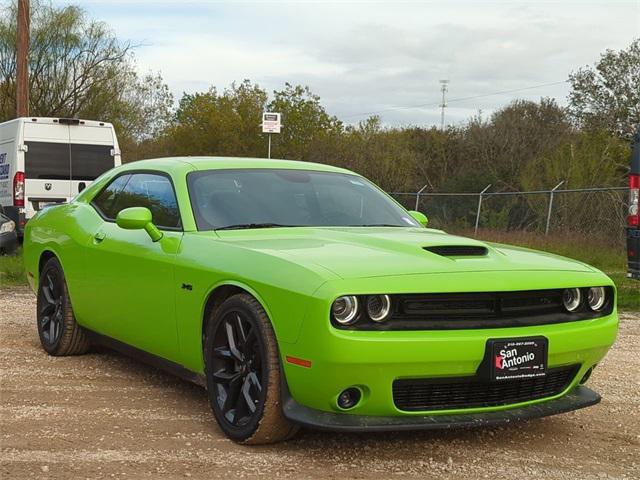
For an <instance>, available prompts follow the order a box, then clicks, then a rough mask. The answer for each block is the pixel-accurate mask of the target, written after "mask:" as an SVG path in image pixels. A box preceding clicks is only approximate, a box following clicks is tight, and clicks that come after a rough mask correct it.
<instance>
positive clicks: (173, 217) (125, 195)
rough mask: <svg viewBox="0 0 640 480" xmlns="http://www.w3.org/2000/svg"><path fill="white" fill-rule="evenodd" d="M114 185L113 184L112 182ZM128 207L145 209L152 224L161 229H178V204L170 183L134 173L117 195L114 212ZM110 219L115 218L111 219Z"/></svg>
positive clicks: (150, 174) (166, 179) (158, 176)
mask: <svg viewBox="0 0 640 480" xmlns="http://www.w3.org/2000/svg"><path fill="white" fill-rule="evenodd" d="M114 183H115V182H114ZM129 207H147V208H148V209H149V210H151V214H152V216H153V223H155V224H156V226H158V227H160V228H162V227H164V228H180V227H181V222H180V213H179V211H178V202H177V200H176V195H175V193H174V191H173V185H172V184H171V181H170V180H169V179H168V178H167V177H165V176H163V175H156V174H153V173H134V174H131V178H130V179H129V181H128V182H127V183H126V185H125V187H124V189H123V190H122V191H121V192H120V193H119V194H118V195H117V198H116V201H115V212H116V215H117V212H119V211H120V210H124V209H125V208H129ZM111 218H115V216H114V217H111Z"/></svg>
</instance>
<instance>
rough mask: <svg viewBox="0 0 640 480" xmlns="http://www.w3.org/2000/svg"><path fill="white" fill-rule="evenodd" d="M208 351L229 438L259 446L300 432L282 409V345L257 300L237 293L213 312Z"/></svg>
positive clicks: (212, 389)
mask: <svg viewBox="0 0 640 480" xmlns="http://www.w3.org/2000/svg"><path fill="white" fill-rule="evenodd" d="M204 350H205V351H204V354H205V369H206V375H207V392H208V395H209V402H210V404H211V409H212V410H213V414H214V416H215V417H216V420H217V421H218V424H219V425H220V428H221V429H222V430H223V431H224V433H225V434H226V435H227V437H229V438H230V439H231V440H233V441H235V442H238V443H243V444H253V445H257V444H265V443H275V442H279V441H282V440H286V439H288V438H291V437H292V436H293V435H295V433H296V432H297V430H298V427H297V426H296V425H294V424H292V423H291V422H289V421H288V420H287V419H286V418H285V416H284V414H283V412H282V402H281V397H280V385H281V373H280V360H279V353H278V344H277V342H276V338H275V334H274V332H273V328H272V327H271V322H270V321H269V318H268V317H267V314H266V312H265V311H264V309H263V308H262V306H261V305H260V303H259V302H258V301H257V300H256V299H255V298H253V297H252V296H250V295H247V294H239V295H234V296H232V297H230V298H229V299H227V300H226V301H225V302H224V303H223V304H222V305H221V306H220V308H218V309H216V310H215V311H214V312H213V314H212V316H211V318H210V319H209V321H208V323H207V328H206V332H205V348H204Z"/></svg>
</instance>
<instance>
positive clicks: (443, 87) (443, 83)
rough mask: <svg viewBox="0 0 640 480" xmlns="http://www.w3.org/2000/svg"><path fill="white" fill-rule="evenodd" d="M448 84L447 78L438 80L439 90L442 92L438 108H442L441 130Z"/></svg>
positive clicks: (442, 128) (441, 128)
mask: <svg viewBox="0 0 640 480" xmlns="http://www.w3.org/2000/svg"><path fill="white" fill-rule="evenodd" d="M448 84H449V80H440V85H441V87H440V91H441V92H442V103H441V104H440V108H441V109H442V113H441V114H440V130H442V131H444V109H445V108H446V107H447V101H446V94H447V89H448V87H447V85H448Z"/></svg>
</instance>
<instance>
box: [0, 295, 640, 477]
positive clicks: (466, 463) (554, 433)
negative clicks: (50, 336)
mask: <svg viewBox="0 0 640 480" xmlns="http://www.w3.org/2000/svg"><path fill="white" fill-rule="evenodd" d="M0 332H1V337H0V368H1V376H0V381H1V390H0V447H1V449H0V477H1V478H2V479H7V480H9V479H19V478H57V479H71V478H80V479H85V478H87V479H94V478H108V479H110V478H120V479H127V478H136V479H137V478H142V479H158V478H163V479H165V478H172V479H173V478H180V479H183V478H194V479H195V478H209V479H211V478H225V477H226V478H254V477H262V478H327V479H341V480H342V479H348V478H357V479H364V478H376V479H382V478H384V479H387V478H395V477H394V476H396V475H398V476H405V477H420V478H454V479H483V478H489V479H497V478H505V479H507V478H509V479H510V478H518V479H519V480H521V479H528V478H531V479H569V478H575V479H581V480H582V479H591V478H597V479H601V478H616V479H618V478H619V479H623V478H629V479H631V478H633V479H637V478H640V359H639V356H640V355H639V354H640V315H629V314H627V315H622V324H621V331H620V336H619V339H618V341H617V343H616V345H615V346H614V348H613V350H612V351H611V352H610V354H609V355H608V356H607V358H606V359H605V361H604V362H602V364H601V365H600V367H599V368H598V369H596V371H595V373H594V376H593V377H592V379H591V380H590V386H591V387H592V388H595V389H596V390H597V391H599V392H600V393H601V394H602V396H603V401H602V403H600V404H599V405H597V406H595V407H591V408H588V409H585V410H580V411H577V412H571V413H567V414H564V415H559V416H555V417H550V418H545V419H539V420H534V421H531V422H527V423H523V424H519V425H512V426H509V427H500V428H491V429H481V430H462V431H452V432H420V433H395V434H348V435H347V434H331V433H322V432H312V431H303V432H301V433H300V434H299V435H298V436H297V437H296V438H295V439H294V440H292V441H289V442H287V443H283V444H279V445H275V446H267V447H241V446H238V445H236V444H234V443H233V442H231V441H229V440H227V439H226V438H225V437H224V436H223V435H222V433H221V431H220V430H219V429H218V427H217V425H216V423H215V421H214V419H213V416H212V414H211V413H210V410H209V406H208V404H207V400H206V396H205V392H204V390H202V389H201V388H199V387H197V386H194V385H191V384H189V383H187V382H184V381H181V380H178V379H176V378H173V377H171V376H170V375H167V374H164V373H162V372H159V371H157V370H154V369H152V368H150V367H147V366H145V365H143V364H140V363H137V362H135V361H133V360H130V359H128V358H126V357H123V356H121V355H119V354H116V353H113V352H109V351H106V350H105V351H100V352H96V353H91V354H89V355H85V356H81V357H66V358H53V357H49V356H47V355H46V354H45V353H44V352H43V350H41V348H40V345H39V342H38V337H37V333H36V329H35V299H34V296H33V295H32V294H31V293H30V292H29V291H28V290H26V289H11V290H0Z"/></svg>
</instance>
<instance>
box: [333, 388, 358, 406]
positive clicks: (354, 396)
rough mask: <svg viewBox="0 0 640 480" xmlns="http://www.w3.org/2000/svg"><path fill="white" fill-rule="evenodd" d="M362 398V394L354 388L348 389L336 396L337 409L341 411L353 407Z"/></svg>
mask: <svg viewBox="0 0 640 480" xmlns="http://www.w3.org/2000/svg"><path fill="white" fill-rule="evenodd" d="M360 398H362V393H361V392H360V390H359V389H357V388H355V387H349V388H347V389H345V390H343V391H342V392H341V393H340V395H338V407H340V408H342V409H343V410H347V409H349V408H353V407H355V406H356V405H357V404H358V402H359V401H360Z"/></svg>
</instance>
